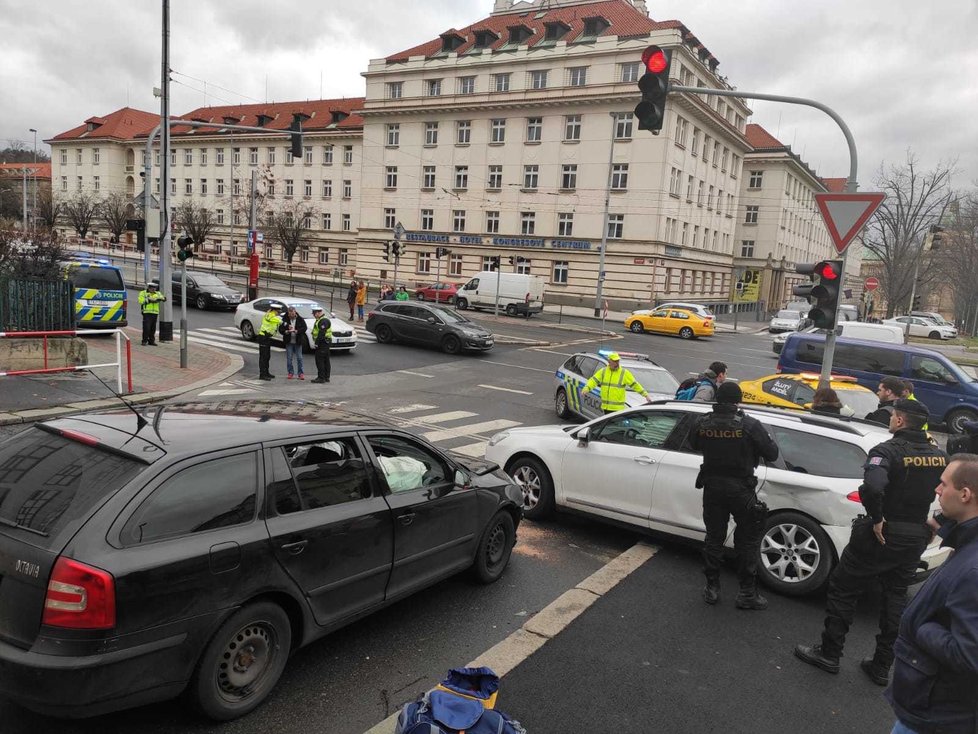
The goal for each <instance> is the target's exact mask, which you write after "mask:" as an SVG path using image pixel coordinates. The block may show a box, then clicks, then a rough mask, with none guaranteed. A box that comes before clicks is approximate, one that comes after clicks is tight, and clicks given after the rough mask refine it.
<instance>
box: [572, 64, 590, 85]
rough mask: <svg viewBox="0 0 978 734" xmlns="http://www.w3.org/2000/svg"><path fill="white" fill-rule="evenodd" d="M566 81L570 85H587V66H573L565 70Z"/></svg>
mask: <svg viewBox="0 0 978 734" xmlns="http://www.w3.org/2000/svg"><path fill="white" fill-rule="evenodd" d="M567 83H568V84H570V86H572V87H583V86H586V85H587V67H586V66H574V67H571V68H570V69H568V70H567Z"/></svg>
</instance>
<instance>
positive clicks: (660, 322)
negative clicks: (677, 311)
mask: <svg viewBox="0 0 978 734" xmlns="http://www.w3.org/2000/svg"><path fill="white" fill-rule="evenodd" d="M643 321H644V322H645V328H646V329H647V330H648V331H655V332H658V333H660V334H668V333H669V309H668V308H657V309H655V310H654V311H653V312H652V313H650V314H649V315H648V316H646V317H645V318H644V319H643Z"/></svg>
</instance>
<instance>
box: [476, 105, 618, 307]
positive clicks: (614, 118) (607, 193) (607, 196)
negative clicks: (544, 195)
mask: <svg viewBox="0 0 978 734" xmlns="http://www.w3.org/2000/svg"><path fill="white" fill-rule="evenodd" d="M617 125H618V113H617V112H612V113H611V150H610V151H609V153H608V180H607V183H606V186H605V190H604V223H603V224H602V229H601V249H600V250H599V251H598V287H597V291H596V292H595V294H594V315H595V316H600V315H601V294H602V290H603V288H604V253H605V250H606V249H607V248H608V215H609V212H610V209H611V172H612V170H613V169H614V165H615V128H616V127H617ZM496 290H497V292H498V290H499V289H498V286H497V288H496ZM497 311H498V306H497Z"/></svg>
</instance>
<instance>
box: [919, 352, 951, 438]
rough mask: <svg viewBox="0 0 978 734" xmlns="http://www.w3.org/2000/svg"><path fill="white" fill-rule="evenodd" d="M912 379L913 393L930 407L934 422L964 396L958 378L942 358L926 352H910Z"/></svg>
mask: <svg viewBox="0 0 978 734" xmlns="http://www.w3.org/2000/svg"><path fill="white" fill-rule="evenodd" d="M910 381H911V382H912V383H913V386H914V390H913V394H914V397H916V398H917V399H918V400H920V401H921V402H922V403H924V405H926V406H927V407H928V408H930V411H931V417H932V422H937V420H938V419H940V418H941V417H942V416H944V414H945V413H946V412H947V411H948V410H949V409H950V408H952V407H954V406H955V405H956V404H957V403H959V402H960V399H961V396H962V390H961V383H960V382H958V378H957V377H956V376H955V375H954V373H953V372H951V370H949V369H948V368H947V367H946V366H945V365H944V364H942V363H941V362H940V360H938V359H936V358H935V357H930V356H928V355H926V354H913V353H911V354H910Z"/></svg>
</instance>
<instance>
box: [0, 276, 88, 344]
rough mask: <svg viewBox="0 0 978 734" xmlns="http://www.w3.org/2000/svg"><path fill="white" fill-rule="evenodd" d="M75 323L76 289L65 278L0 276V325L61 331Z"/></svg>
mask: <svg viewBox="0 0 978 734" xmlns="http://www.w3.org/2000/svg"><path fill="white" fill-rule="evenodd" d="M74 326H75V293H74V290H73V289H72V287H71V283H69V282H68V281H66V280H36V279H30V278H11V277H2V278H0V329H3V330H16V331H64V330H67V329H73V328H74Z"/></svg>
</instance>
